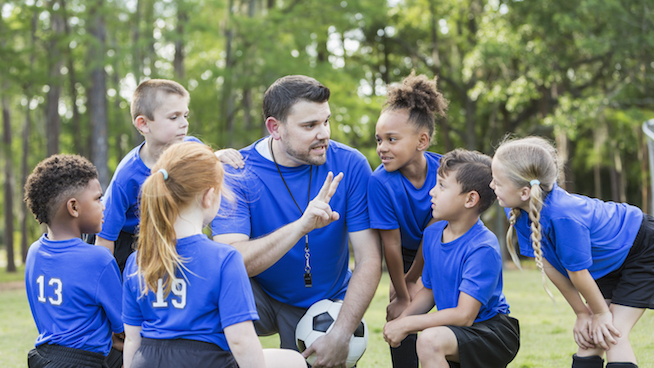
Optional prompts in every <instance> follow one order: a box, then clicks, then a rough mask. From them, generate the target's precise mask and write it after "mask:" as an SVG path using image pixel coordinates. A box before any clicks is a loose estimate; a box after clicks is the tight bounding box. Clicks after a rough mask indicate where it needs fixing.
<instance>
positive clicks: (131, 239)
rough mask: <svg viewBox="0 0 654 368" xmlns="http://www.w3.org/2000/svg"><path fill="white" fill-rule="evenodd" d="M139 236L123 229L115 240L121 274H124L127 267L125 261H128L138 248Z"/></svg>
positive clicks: (117, 261)
mask: <svg viewBox="0 0 654 368" xmlns="http://www.w3.org/2000/svg"><path fill="white" fill-rule="evenodd" d="M136 242H137V237H136V236H134V234H131V233H127V232H124V231H121V232H120V234H119V235H118V239H116V241H115V242H114V257H115V258H116V263H118V268H120V274H121V275H122V274H123V270H124V269H125V263H127V258H129V255H130V254H132V253H133V252H134V251H135V250H136Z"/></svg>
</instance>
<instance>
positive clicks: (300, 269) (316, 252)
mask: <svg viewBox="0 0 654 368" xmlns="http://www.w3.org/2000/svg"><path fill="white" fill-rule="evenodd" d="M257 143H258V142H255V143H253V144H252V145H250V146H248V147H246V148H244V149H242V150H241V153H242V154H243V157H244V158H245V169H244V170H241V171H238V172H236V173H234V174H233V176H232V177H231V180H233V182H231V183H230V187H231V188H232V190H234V192H235V194H236V199H237V201H236V203H235V204H231V205H230V203H227V202H223V204H222V205H221V208H220V211H219V213H218V216H217V217H216V218H215V219H214V220H213V222H212V225H211V227H212V230H213V234H214V235H218V234H228V233H239V234H245V235H247V236H249V237H250V238H251V239H254V238H258V237H262V236H265V235H268V234H270V233H272V232H274V231H275V230H277V229H279V228H280V227H282V226H285V225H287V224H289V223H291V222H293V221H296V220H297V219H299V218H300V217H301V216H302V213H301V212H300V210H299V209H298V208H297V207H296V206H295V204H294V203H293V198H295V200H296V201H297V203H298V205H299V206H300V208H302V210H303V211H304V209H305V208H306V206H307V195H309V197H310V198H311V199H313V198H314V197H315V196H316V195H318V192H319V191H320V188H321V187H322V185H323V183H324V181H325V178H326V177H327V174H328V172H329V171H331V172H333V173H334V175H337V174H338V173H340V172H342V173H343V174H344V176H343V180H342V181H341V182H340V184H339V186H338V189H337V190H336V193H335V194H334V196H333V197H332V199H331V201H330V202H329V204H330V206H331V207H332V209H333V210H334V211H336V212H338V213H339V214H340V216H341V217H340V219H339V220H338V221H334V222H332V223H331V224H329V225H328V226H326V227H323V228H320V229H315V230H313V231H311V232H310V233H309V248H310V266H311V273H312V277H313V280H312V281H313V287H311V288H306V287H305V286H304V269H305V265H306V259H305V250H304V248H305V238H304V237H302V239H300V241H299V242H298V243H297V244H295V246H293V248H292V249H291V250H289V251H288V252H287V253H286V254H285V255H284V256H283V257H282V258H281V259H280V260H279V261H277V263H275V264H274V265H272V266H271V267H270V268H268V269H267V270H265V271H263V272H262V273H260V274H259V275H257V276H256V277H255V278H256V280H257V282H258V283H259V284H260V285H261V287H262V288H263V289H264V291H265V292H266V293H268V294H269V295H270V296H272V297H273V298H275V299H276V300H279V301H281V302H283V303H286V304H289V305H293V306H296V307H301V308H308V307H309V306H311V305H312V304H313V303H315V302H317V301H318V300H320V299H326V298H340V299H343V298H344V297H345V291H346V289H347V284H348V282H349V279H350V277H351V275H352V273H351V271H350V269H349V268H348V262H349V250H348V232H355V231H360V230H365V229H368V228H370V221H369V220H368V206H367V200H366V188H367V185H368V178H369V177H370V174H371V169H370V165H369V164H368V161H367V160H366V158H365V157H364V156H363V155H362V154H361V153H360V152H359V151H357V150H355V149H353V148H350V147H347V146H345V145H343V144H340V143H338V142H334V141H330V142H329V147H328V148H327V161H326V163H325V164H323V165H319V166H312V165H301V166H298V167H285V166H281V165H280V166H279V169H280V170H281V173H282V175H283V176H284V180H285V181H286V183H287V184H288V188H289V190H290V192H291V193H292V194H293V198H292V197H291V195H290V194H289V190H287V188H286V186H285V185H284V182H283V181H282V178H281V177H280V175H279V172H278V171H277V168H276V167H275V163H274V162H272V161H270V160H269V159H267V158H265V157H263V156H262V155H261V154H260V153H259V152H258V151H257V150H256V148H255V146H256V144H257ZM227 170H228V171H231V172H232V173H233V172H234V170H231V169H230V168H229V167H227ZM310 178H311V193H310V194H309V193H308V191H309V179H310ZM227 179H228V180H230V176H228V177H227Z"/></svg>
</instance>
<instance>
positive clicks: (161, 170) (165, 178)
mask: <svg viewBox="0 0 654 368" xmlns="http://www.w3.org/2000/svg"><path fill="white" fill-rule="evenodd" d="M157 172H160V173H162V174H163V177H164V180H168V171H166V170H165V169H159V170H157Z"/></svg>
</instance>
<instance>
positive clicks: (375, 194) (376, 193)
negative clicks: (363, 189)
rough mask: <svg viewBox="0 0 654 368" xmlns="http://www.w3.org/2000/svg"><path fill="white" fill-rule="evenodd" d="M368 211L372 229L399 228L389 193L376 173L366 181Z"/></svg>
mask: <svg viewBox="0 0 654 368" xmlns="http://www.w3.org/2000/svg"><path fill="white" fill-rule="evenodd" d="M368 213H369V214H370V227H371V228H373V229H380V230H394V229H399V228H400V223H399V222H398V220H397V214H396V213H395V208H394V207H393V198H392V197H391V193H389V192H388V189H387V188H386V187H385V186H384V183H382V181H381V180H380V179H379V178H378V177H377V176H376V175H372V176H371V177H370V180H369V181H368Z"/></svg>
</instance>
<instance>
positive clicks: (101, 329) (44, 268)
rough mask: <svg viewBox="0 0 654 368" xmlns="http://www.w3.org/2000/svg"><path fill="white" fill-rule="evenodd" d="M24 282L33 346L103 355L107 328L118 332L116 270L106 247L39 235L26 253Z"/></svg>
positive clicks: (108, 334)
mask: <svg viewBox="0 0 654 368" xmlns="http://www.w3.org/2000/svg"><path fill="white" fill-rule="evenodd" d="M25 287H26V291H27V299H28V301H29V304H30V309H31V310H32V316H33V317H34V322H36V327H37V329H38V330H39V336H38V338H37V339H36V343H35V345H36V346H39V345H41V344H53V345H60V346H65V347H69V348H75V349H82V350H86V351H91V352H94V353H100V354H103V355H107V354H108V353H109V350H110V349H111V333H112V332H116V333H120V332H123V324H122V320H121V316H120V314H121V305H120V300H121V297H120V296H121V293H122V289H121V285H120V271H119V270H118V265H117V264H116V261H115V260H114V257H113V256H112V255H111V252H109V250H108V249H107V248H104V247H99V246H95V245H91V244H87V243H85V242H83V241H82V240H81V239H79V238H73V239H69V240H61V241H53V240H49V239H48V237H47V234H44V235H43V236H41V238H40V239H39V240H37V241H36V242H34V243H33V244H32V245H31V246H30V248H29V251H28V252H27V260H26V261H25Z"/></svg>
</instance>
